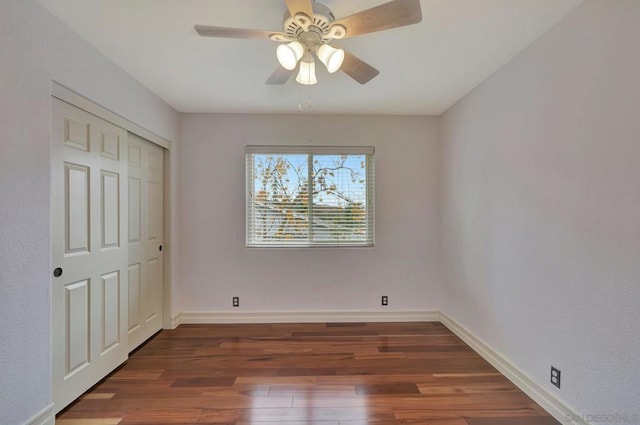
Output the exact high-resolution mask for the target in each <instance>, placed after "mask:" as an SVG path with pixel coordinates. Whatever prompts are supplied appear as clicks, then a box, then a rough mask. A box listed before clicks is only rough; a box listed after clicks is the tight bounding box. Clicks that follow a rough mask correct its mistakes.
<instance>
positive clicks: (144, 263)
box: [128, 134, 164, 351]
mask: <svg viewBox="0 0 640 425" xmlns="http://www.w3.org/2000/svg"><path fill="white" fill-rule="evenodd" d="M128 144H129V146H128V153H129V160H128V165H129V167H128V180H129V183H128V187H129V196H128V201H129V207H128V212H129V217H128V227H129V237H128V242H129V243H128V246H129V291H128V293H129V308H128V312H129V322H128V329H129V350H130V351H131V350H133V349H135V348H136V347H138V346H139V345H140V344H141V343H143V342H144V341H145V340H147V339H148V338H149V337H151V336H152V335H153V334H155V333H156V332H158V331H159V330H160V329H161V328H162V300H163V274H162V262H163V258H162V255H163V253H162V251H161V250H160V246H161V245H162V242H163V234H162V230H163V227H162V226H163V154H164V151H163V150H162V148H160V147H158V146H156V145H154V144H153V143H151V142H148V141H146V140H144V139H141V138H140V137H137V136H135V135H133V134H130V135H129V140H128Z"/></svg>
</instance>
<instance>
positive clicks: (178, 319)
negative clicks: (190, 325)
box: [170, 313, 182, 329]
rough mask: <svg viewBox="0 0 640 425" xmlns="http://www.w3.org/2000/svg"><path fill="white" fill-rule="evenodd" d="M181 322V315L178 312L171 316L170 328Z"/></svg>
mask: <svg viewBox="0 0 640 425" xmlns="http://www.w3.org/2000/svg"><path fill="white" fill-rule="evenodd" d="M181 323H182V321H181V315H180V313H178V314H176V315H175V316H173V317H172V318H171V328H170V329H175V328H177V327H178V326H180V324H181Z"/></svg>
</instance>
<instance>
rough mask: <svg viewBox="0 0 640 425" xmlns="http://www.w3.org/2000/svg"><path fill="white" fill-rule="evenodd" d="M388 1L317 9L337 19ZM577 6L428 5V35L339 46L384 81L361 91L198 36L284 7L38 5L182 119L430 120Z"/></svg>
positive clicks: (254, 48) (269, 16)
mask: <svg viewBox="0 0 640 425" xmlns="http://www.w3.org/2000/svg"><path fill="white" fill-rule="evenodd" d="M386 1H387V0H321V1H320V2H321V3H324V4H325V5H326V6H328V7H329V8H331V10H332V11H333V13H334V15H335V16H336V18H337V19H339V18H341V17H345V16H348V15H350V14H353V13H356V12H358V11H360V10H363V9H368V8H370V7H373V6H377V5H379V4H382V3H385V2H386ZM581 1H582V0H422V1H421V6H422V14H423V20H422V22H421V23H419V24H416V25H412V26H407V27H402V28H395V29H392V30H389V31H383V32H378V33H372V34H366V35H362V36H358V37H354V38H352V39H345V40H341V41H340V42H336V43H334V44H336V45H339V46H340V47H343V48H344V49H345V50H348V51H350V52H351V53H353V54H355V55H356V56H358V57H360V58H361V59H363V60H365V61H366V62H368V63H369V64H371V65H373V66H374V67H376V68H378V69H379V70H380V75H379V76H378V77H376V78H374V79H373V80H371V81H370V82H369V83H368V84H366V85H360V84H358V83H357V82H355V81H354V80H352V79H351V78H349V77H348V76H347V75H346V74H344V73H341V72H337V73H335V74H328V73H327V72H326V70H324V69H320V67H318V70H319V72H318V80H319V82H318V84H317V85H315V86H312V87H310V88H309V87H306V86H300V85H299V84H297V83H296V82H295V78H293V77H292V78H291V79H290V80H289V82H288V83H287V84H285V85H283V86H267V85H265V84H264V82H265V80H266V79H267V77H269V75H270V74H271V73H272V72H273V70H274V69H275V68H276V66H277V60H276V57H275V48H276V46H277V43H274V42H272V41H269V40H244V39H242V40H238V39H215V38H202V37H199V36H198V35H197V34H196V33H195V31H194V29H193V25H194V24H202V25H213V26H228V27H238V28H256V29H265V30H281V29H282V17H283V14H284V12H285V10H286V6H285V4H284V1H283V0H39V2H40V4H42V5H43V6H44V7H46V8H47V9H49V10H50V11H51V12H52V13H53V14H55V15H56V16H58V17H59V18H60V19H61V20H62V21H64V22H66V23H67V24H68V25H69V26H70V27H71V28H73V29H74V30H75V31H76V32H77V33H78V34H80V36H82V37H83V38H84V39H86V40H87V41H88V42H89V43H90V44H92V45H93V46H95V47H96V48H97V49H98V50H99V51H101V52H102V53H103V54H104V55H105V56H107V57H109V58H110V59H111V60H112V61H113V62H115V63H116V64H118V65H119V66H120V67H121V68H123V69H124V70H125V71H127V72H128V73H129V74H131V75H132V76H133V77H134V78H135V79H137V80H138V81H139V82H140V83H142V84H143V85H144V86H146V87H147V88H149V89H150V90H151V91H153V92H154V93H156V94H157V95H158V96H160V97H161V98H162V99H163V100H165V101H166V102H167V103H168V104H169V105H171V106H172V107H174V108H175V109H176V110H178V111H180V112H258V113H262V112H271V113H283V112H295V111H297V108H298V103H299V99H302V102H303V103H305V104H306V100H307V98H308V97H309V96H310V98H311V101H312V105H311V110H310V112H312V113H354V114H411V115H415V114H434V115H438V114H440V113H442V112H444V111H445V110H446V109H447V108H449V107H450V106H451V105H453V104H454V103H455V102H456V101H457V100H458V99H460V98H461V97H463V96H464V95H465V94H467V93H468V92H469V91H471V90H472V89H473V88H474V87H476V86H477V85H478V84H480V83H481V82H482V81H483V80H484V79H486V78H487V77H488V76H490V75H491V74H492V73H493V72H495V71H496V70H497V69H498V68H500V67H501V66H502V65H504V64H505V63H506V62H507V61H508V60H509V59H510V58H512V57H513V56H514V55H516V54H517V53H518V52H520V51H521V50H523V49H524V48H525V47H526V46H528V45H529V44H530V43H531V42H532V41H534V40H535V39H536V38H537V37H539V36H540V35H541V34H542V33H544V32H545V31H547V30H548V29H549V28H550V27H551V26H553V24H555V23H556V22H558V21H559V20H560V19H562V18H563V17H564V16H565V15H566V14H567V13H568V12H569V11H571V9H573V8H574V7H575V6H576V5H578V4H579V3H580V2H581Z"/></svg>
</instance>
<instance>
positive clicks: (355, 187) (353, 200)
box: [312, 155, 367, 243]
mask: <svg viewBox="0 0 640 425" xmlns="http://www.w3.org/2000/svg"><path fill="white" fill-rule="evenodd" d="M312 163H313V170H312V178H313V210H312V217H313V218H312V222H313V241H314V242H320V243H322V242H329V243H340V242H341V241H366V240H367V190H366V183H367V180H366V178H367V172H366V171H367V168H366V165H367V158H366V155H314V156H313V161H312Z"/></svg>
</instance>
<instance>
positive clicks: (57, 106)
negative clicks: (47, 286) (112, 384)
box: [51, 99, 164, 413]
mask: <svg viewBox="0 0 640 425" xmlns="http://www.w3.org/2000/svg"><path fill="white" fill-rule="evenodd" d="M52 111H53V113H52V117H53V126H52V150H51V152H52V182H51V185H52V187H51V193H52V198H51V229H52V231H51V245H52V264H53V266H52V267H53V277H52V321H53V324H52V332H53V333H52V393H53V401H54V406H55V407H54V408H55V411H56V413H57V412H59V411H60V410H62V409H63V408H64V407H66V406H67V405H68V404H69V403H71V402H72V401H73V400H75V399H76V398H77V397H79V396H80V395H82V393H84V392H85V391H86V390H87V389H89V388H91V387H92V386H93V385H95V384H96V383H97V382H98V381H100V380H101V379H102V378H103V377H105V376H106V375H107V374H109V373H110V372H111V371H113V370H114V369H115V368H117V367H118V366H119V365H120V364H122V363H123V362H124V361H125V360H126V359H127V356H128V353H129V352H130V351H131V350H133V349H134V348H136V347H137V346H139V345H140V344H141V343H142V342H144V341H145V340H146V339H148V338H149V337H151V336H153V334H155V333H156V332H158V331H159V330H160V329H161V327H162V311H163V299H164V298H163V275H162V266H163V261H162V257H163V255H162V254H163V252H162V243H163V239H162V236H163V234H162V229H163V154H164V151H163V149H162V148H161V147H159V146H157V145H154V144H153V143H151V142H148V141H146V140H144V139H141V138H140V137H138V136H136V135H134V134H132V133H127V131H125V130H124V129H122V128H120V127H118V126H115V125H113V124H111V123H109V122H107V121H105V120H103V119H101V118H98V117H96V116H95V115H92V114H89V113H87V112H85V111H83V110H80V109H78V108H76V107H74V106H72V105H70V104H68V103H65V102H63V101H60V100H57V99H53V108H52Z"/></svg>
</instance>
